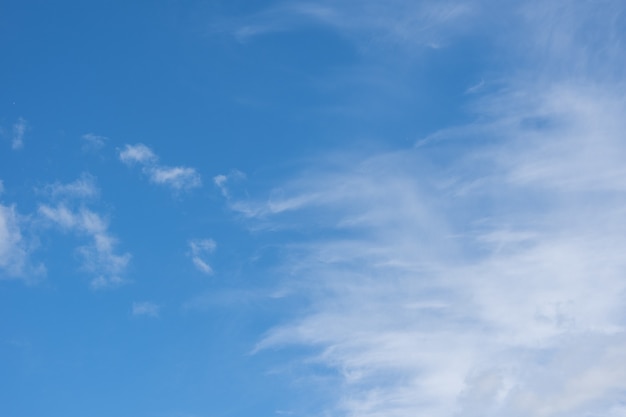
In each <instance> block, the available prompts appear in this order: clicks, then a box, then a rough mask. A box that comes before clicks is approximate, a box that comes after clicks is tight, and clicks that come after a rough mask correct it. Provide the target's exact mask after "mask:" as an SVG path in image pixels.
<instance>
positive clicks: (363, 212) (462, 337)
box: [216, 1, 626, 417]
mask: <svg viewBox="0 0 626 417" xmlns="http://www.w3.org/2000/svg"><path fill="white" fill-rule="evenodd" d="M316 4H317V3H316ZM407 7H409V6H407ZM592 9H593V10H592ZM624 11H625V10H624V5H623V4H621V3H619V2H611V1H609V2H607V3H606V8H603V10H599V11H596V10H595V7H594V6H592V5H590V4H580V3H579V4H576V5H575V6H571V7H570V5H569V4H568V3H566V2H559V1H554V2H547V3H545V2H534V1H529V2H524V3H523V5H522V6H521V7H520V8H519V9H516V10H515V12H516V13H519V15H518V16H517V18H518V20H516V24H517V25H519V26H516V27H513V26H511V27H510V28H507V30H509V31H508V32H507V33H506V34H504V35H503V36H502V37H503V38H506V39H507V40H508V41H509V44H508V45H506V46H507V48H509V49H508V50H507V51H506V52H502V54H506V55H507V56H508V57H514V58H515V60H516V62H519V63H520V65H519V68H516V71H514V72H513V71H511V72H510V73H509V75H507V76H506V77H505V76H502V77H503V79H501V80H499V83H500V85H501V86H502V88H501V89H500V90H498V91H495V92H494V91H493V90H492V89H491V90H490V91H484V90H485V89H483V90H481V91H477V92H476V94H475V95H476V96H479V97H476V99H475V101H474V104H473V107H472V109H471V110H472V111H473V112H474V114H475V115H476V117H475V121H474V122H473V123H469V124H466V125H461V126H458V127H456V128H452V129H446V130H443V131H441V132H438V133H437V134H436V135H433V136H432V137H431V138H430V139H431V140H428V141H426V142H422V143H420V146H419V147H416V148H413V149H405V150H398V151H395V152H386V153H379V154H375V155H371V156H369V157H366V158H359V157H354V156H353V155H347V156H346V158H344V160H345V161H346V162H345V163H342V162H337V160H338V159H337V158H336V159H334V165H333V164H331V163H329V162H328V161H323V162H322V163H320V166H321V167H322V168H317V169H315V168H311V169H309V170H308V171H307V172H306V173H303V174H301V175H299V176H295V178H294V179H292V180H291V181H288V182H286V183H284V184H282V185H281V186H280V187H277V188H276V189H274V190H272V191H271V193H270V195H271V197H270V198H268V199H267V200H265V201H248V200H242V201H240V202H233V203H231V207H232V208H233V209H235V210H237V208H238V207H239V208H241V209H240V210H238V211H239V212H243V213H245V214H246V216H247V217H248V218H249V219H250V221H254V220H261V221H263V222H267V223H269V224H270V227H268V229H270V230H275V229H276V228H290V229H291V230H292V231H294V233H296V232H300V233H301V238H300V239H294V241H292V242H289V243H286V244H285V245H284V249H285V250H286V251H287V256H285V258H284V259H283V264H282V267H281V268H280V270H281V271H285V272H284V273H285V274H286V279H285V283H284V287H286V288H288V289H289V291H286V292H287V293H297V294H302V295H306V296H308V297H309V301H310V304H309V305H308V306H307V309H305V310H303V311H302V312H301V313H300V314H299V315H298V316H297V317H294V318H293V319H292V320H291V322H288V323H286V324H283V325H279V326H276V327H275V328H273V329H272V330H270V331H269V332H268V333H267V335H266V336H265V337H264V338H263V339H262V340H261V341H260V342H259V344H258V346H257V348H256V351H257V352H259V351H263V350H264V349H268V348H278V347H283V348H284V347H288V346H292V345H296V346H306V347H309V348H312V349H313V350H314V352H315V353H314V354H313V355H312V356H309V357H306V358H304V359H303V360H302V362H301V363H302V366H303V367H305V368H306V367H307V364H311V366H310V369H309V372H311V373H314V372H315V369H319V368H317V367H319V366H320V365H322V366H324V367H326V368H327V369H330V370H332V371H334V373H335V375H336V378H337V379H336V384H337V385H336V388H337V389H336V392H337V393H338V398H337V402H336V406H335V408H334V409H332V410H328V412H329V414H333V415H335V414H336V415H346V416H355V417H356V416H358V417H413V416H416V415H428V416H433V417H444V416H446V417H447V416H463V417H473V416H476V417H478V416H480V417H489V416H494V417H496V416H502V415H506V416H512V417H516V416H519V417H521V416H528V415H532V416H545V417H560V416H565V415H567V416H574V417H583V416H591V415H611V416H622V415H624V414H623V413H624V407H623V392H624V391H625V390H626V382H625V381H626V354H625V353H624V352H626V350H625V349H624V346H626V319H625V318H626V307H624V306H625V305H626V304H625V300H626V282H625V281H624V279H623V277H624V273H626V260H625V258H624V256H623V252H624V248H626V223H625V222H624V221H623V215H624V213H625V212H626V196H625V195H624V191H626V188H625V187H626V170H625V169H624V164H623V161H624V158H625V157H626V144H625V142H624V140H623V132H625V131H626V122H625V121H624V118H623V116H622V115H623V114H625V112H626V100H624V97H625V96H626V94H625V93H626V86H625V85H624V83H623V81H620V79H621V77H618V76H616V75H618V74H623V72H624V68H626V67H625V66H624V65H622V64H623V63H624V59H625V58H624V57H626V54H625V53H624V49H623V42H620V41H618V39H616V37H615V33H623V31H621V32H620V31H618V30H617V29H616V25H618V23H619V22H621V21H620V20H619V18H612V17H611V16H624ZM372 18H373V16H372ZM546 28H549V30H547V29H546ZM548 32H549V33H548ZM572 36H573V37H574V39H576V41H575V42H570V40H571V39H572ZM546 45H547V48H548V49H549V53H546ZM598 46H602V48H597V47H598ZM532 58H534V59H532ZM539 58H541V59H539ZM537 62H541V66H537ZM574 63H575V64H576V65H573V64H574ZM510 74H512V75H510ZM452 145H454V146H452ZM450 149H452V150H450ZM441 152H445V155H446V158H445V159H446V160H447V161H448V162H447V163H445V164H442V163H439V165H433V164H431V163H429V161H431V160H434V159H435V157H436V156H439V157H440V155H441ZM437 160H438V161H440V159H437ZM329 167H330V168H329ZM224 181H225V180H223V179H222V178H219V182H220V183H217V181H216V184H217V185H218V186H220V185H221V184H222V185H223V184H224ZM311 219H315V222H311ZM325 381H326V382H327V381H328V380H327V379H326V380H325Z"/></svg>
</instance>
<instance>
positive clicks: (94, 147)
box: [81, 133, 109, 152]
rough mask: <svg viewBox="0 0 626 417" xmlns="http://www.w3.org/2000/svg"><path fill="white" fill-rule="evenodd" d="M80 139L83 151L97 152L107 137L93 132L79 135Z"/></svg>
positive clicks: (104, 143) (102, 146)
mask: <svg viewBox="0 0 626 417" xmlns="http://www.w3.org/2000/svg"><path fill="white" fill-rule="evenodd" d="M81 140H82V142H83V146H82V150H83V152H98V151H99V150H101V149H102V148H104V146H105V145H106V142H107V141H108V140H109V138H107V137H106V136H100V135H96V134H94V133H86V134H84V135H82V136H81Z"/></svg>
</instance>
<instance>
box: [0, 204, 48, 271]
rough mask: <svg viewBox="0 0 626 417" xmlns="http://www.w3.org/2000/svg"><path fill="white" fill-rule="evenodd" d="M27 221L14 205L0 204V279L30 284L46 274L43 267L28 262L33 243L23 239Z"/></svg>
mask: <svg viewBox="0 0 626 417" xmlns="http://www.w3.org/2000/svg"><path fill="white" fill-rule="evenodd" d="M27 220H28V218H27V217H25V216H22V215H20V214H19V213H18V212H17V210H16V209H15V206H14V205H11V206H5V205H3V204H0V279H8V278H21V279H23V280H25V281H26V282H29V283H32V282H34V281H35V280H36V279H38V278H40V277H42V276H44V275H45V273H46V269H45V267H44V266H43V265H41V264H37V265H35V264H32V263H31V262H30V260H29V257H30V255H31V252H32V250H33V248H34V243H33V241H32V239H27V238H25V237H24V233H23V230H24V227H25V225H26V224H27Z"/></svg>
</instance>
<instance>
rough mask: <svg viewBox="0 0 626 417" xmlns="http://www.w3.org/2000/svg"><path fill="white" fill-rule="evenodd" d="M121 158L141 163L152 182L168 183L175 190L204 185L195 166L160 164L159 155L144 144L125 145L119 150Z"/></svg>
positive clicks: (124, 160) (130, 162) (129, 162)
mask: <svg viewBox="0 0 626 417" xmlns="http://www.w3.org/2000/svg"><path fill="white" fill-rule="evenodd" d="M119 158H120V161H122V162H123V163H125V164H126V165H140V166H141V167H142V171H143V173H144V174H145V175H146V176H147V177H148V178H149V179H150V181H151V182H153V183H155V184H159V185H166V186H168V187H170V188H172V189H173V190H175V191H182V190H190V189H192V188H198V187H201V186H202V179H201V177H200V174H198V172H197V171H196V169H195V168H191V167H168V166H164V165H160V164H159V162H158V161H159V158H158V157H157V155H156V154H155V153H154V152H153V151H152V149H150V148H149V147H147V146H146V145H144V144H141V143H139V144H137V145H125V146H124V149H122V150H120V151H119Z"/></svg>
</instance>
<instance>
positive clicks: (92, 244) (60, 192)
mask: <svg viewBox="0 0 626 417" xmlns="http://www.w3.org/2000/svg"><path fill="white" fill-rule="evenodd" d="M43 190H44V191H45V192H46V193H47V194H48V195H49V196H50V198H51V203H50V204H39V207H38V210H37V214H38V216H39V218H40V219H41V220H42V221H43V222H44V224H50V225H54V226H56V227H58V228H60V229H61V230H62V231H64V232H68V233H75V234H77V235H79V236H84V237H87V238H88V240H89V242H88V243H87V244H86V245H82V246H79V247H78V248H77V249H76V251H77V253H78V254H79V256H80V257H81V259H82V265H81V268H82V269H83V270H84V271H85V272H87V273H89V274H90V275H91V276H92V279H91V287H92V288H93V289H101V288H108V287H115V286H119V285H120V284H122V283H124V282H125V280H124V273H125V271H126V268H127V266H128V264H129V262H130V259H131V255H130V254H129V253H122V254H120V253H118V252H117V250H116V247H117V244H118V241H117V239H116V238H115V237H114V236H113V235H112V234H111V233H110V232H109V224H108V221H107V220H106V219H105V218H104V217H103V216H102V215H101V214H99V213H97V212H95V211H93V210H91V209H89V208H87V207H85V200H86V199H88V198H93V197H96V196H97V195H98V189H97V187H96V185H95V180H94V178H93V177H91V176H90V175H87V174H83V175H82V176H81V177H80V178H79V179H77V180H76V181H73V182H71V183H67V184H63V183H59V182H56V183H54V184H49V185H47V186H46V187H44V188H43Z"/></svg>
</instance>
